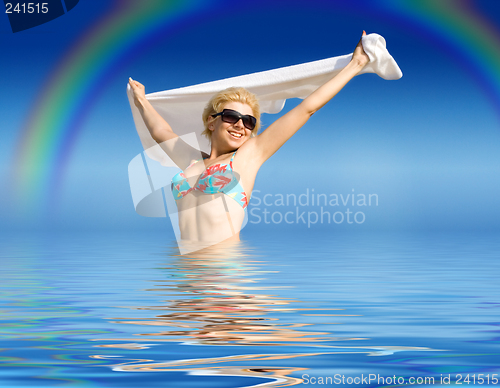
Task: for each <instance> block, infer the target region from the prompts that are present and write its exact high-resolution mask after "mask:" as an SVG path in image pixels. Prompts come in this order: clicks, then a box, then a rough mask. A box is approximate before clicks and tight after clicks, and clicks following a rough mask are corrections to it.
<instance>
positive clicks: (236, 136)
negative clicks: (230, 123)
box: [228, 131, 242, 139]
mask: <svg viewBox="0 0 500 388" xmlns="http://www.w3.org/2000/svg"><path fill="white" fill-rule="evenodd" d="M228 132H229V134H230V135H231V136H233V137H235V138H237V139H239V138H240V137H241V136H242V134H241V133H237V132H231V131H228Z"/></svg>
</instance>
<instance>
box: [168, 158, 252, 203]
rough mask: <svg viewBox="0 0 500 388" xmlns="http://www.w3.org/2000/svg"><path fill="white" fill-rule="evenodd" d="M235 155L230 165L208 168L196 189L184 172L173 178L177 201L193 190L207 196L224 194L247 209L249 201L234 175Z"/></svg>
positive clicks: (215, 165) (216, 165) (173, 192)
mask: <svg viewBox="0 0 500 388" xmlns="http://www.w3.org/2000/svg"><path fill="white" fill-rule="evenodd" d="M234 155H236V151H235V152H234V154H233V156H232V157H231V160H230V161H229V164H219V163H217V164H214V165H213V166H210V167H208V168H206V169H205V171H204V172H203V173H202V174H201V175H200V177H199V179H198V182H197V183H196V185H195V186H194V187H191V185H190V184H189V182H188V181H187V178H186V175H185V174H184V172H183V171H181V172H179V173H178V174H177V175H175V176H174V177H173V178H172V194H173V195H174V198H175V200H176V201H177V200H179V199H181V198H184V197H185V196H186V195H187V194H189V193H190V192H191V191H192V190H198V191H201V192H202V193H205V194H217V193H224V194H226V195H227V196H229V197H231V198H233V199H234V200H235V201H236V202H238V204H239V205H241V207H242V208H243V209H245V208H246V207H247V205H248V199H247V195H246V194H245V191H244V190H243V187H242V186H241V184H240V182H239V181H238V179H237V178H236V176H235V174H234V173H233V159H234ZM200 160H203V159H200ZM200 160H197V161H195V162H193V163H191V164H190V165H189V166H188V168H189V167H191V166H192V165H194V164H195V163H198V162H199V161H200Z"/></svg>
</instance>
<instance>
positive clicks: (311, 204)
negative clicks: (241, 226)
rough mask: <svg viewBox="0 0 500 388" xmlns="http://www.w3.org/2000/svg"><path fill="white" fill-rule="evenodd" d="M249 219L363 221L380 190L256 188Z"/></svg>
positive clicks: (270, 221) (310, 222) (267, 221)
mask: <svg viewBox="0 0 500 388" xmlns="http://www.w3.org/2000/svg"><path fill="white" fill-rule="evenodd" d="M250 203H251V205H252V206H251V209H250V212H249V222H250V223H252V224H260V223H264V224H281V223H286V224H303V225H307V227H308V228H310V227H311V225H315V224H343V223H345V224H363V223H364V222H365V221H366V214H365V212H364V210H365V208H366V207H371V206H378V195H377V194H373V193H372V194H364V193H356V192H355V190H354V189H352V190H351V193H340V194H337V193H329V194H326V193H316V192H315V191H314V189H306V190H305V192H303V193H300V194H294V193H293V194H292V193H288V194H279V193H278V194H271V193H267V194H262V193H261V191H260V190H254V191H253V192H252V199H251V201H250Z"/></svg>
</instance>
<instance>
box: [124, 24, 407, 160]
mask: <svg viewBox="0 0 500 388" xmlns="http://www.w3.org/2000/svg"><path fill="white" fill-rule="evenodd" d="M362 44H363V49H364V50H365V52H366V54H367V55H368V56H369V57H370V63H369V64H368V65H367V66H365V67H364V68H363V70H362V71H361V73H376V74H378V75H379V76H380V77H382V78H384V79H388V80H394V79H399V78H401V77H402V75H403V74H402V72H401V70H400V69H399V67H398V65H397V63H396V61H395V60H394V58H392V56H391V55H390V54H389V52H388V51H387V49H386V44H385V39H384V38H383V37H382V36H380V35H378V34H370V35H366V36H364V37H363V38H362ZM351 57H352V54H348V55H342V56H338V57H333V58H328V59H322V60H319V61H314V62H308V63H303V64H300V65H295V66H288V67H282V68H279V69H274V70H268V71H262V72H258V73H253V74H247V75H242V76H239V77H232V78H226V79H222V80H219V81H213V82H207V83H203V84H199V85H193V86H188V87H184V88H178V89H172V90H166V91H163V92H157V93H150V94H147V95H146V98H147V99H148V100H149V101H150V102H151V104H152V105H153V107H154V108H155V109H156V110H157V111H158V113H159V114H160V115H161V116H162V117H163V118H164V119H165V120H166V121H167V122H168V123H169V124H170V126H171V127H172V128H173V130H174V132H175V133H176V134H178V135H185V134H188V133H193V132H194V133H196V134H197V136H196V137H197V143H198V144H199V147H200V149H201V150H202V151H205V152H208V153H209V152H210V145H209V142H208V140H207V139H206V138H205V137H204V136H201V132H202V131H203V130H204V127H203V122H202V119H201V115H202V112H203V109H204V108H205V105H206V104H207V102H208V101H209V100H210V98H211V97H212V96H213V95H214V94H216V93H218V92H219V91H221V90H223V89H226V88H229V87H232V86H237V87H240V86H242V87H244V88H246V89H248V90H249V91H251V92H252V93H255V94H256V95H257V97H258V99H259V104H260V107H261V111H262V112H263V113H278V112H280V111H281V109H283V106H284V105H285V100H286V99H287V98H293V97H296V98H302V99H303V98H305V97H307V96H308V95H309V94H310V93H312V92H313V91H314V90H316V89H317V88H318V87H320V86H321V85H323V84H324V83H325V82H327V81H328V80H330V79H331V78H333V77H334V76H335V75H336V74H337V73H339V72H340V70H342V69H343V68H344V67H345V66H346V65H347V64H348V63H349V61H350V60H351ZM127 94H128V98H129V102H130V107H131V108H132V114H133V116H134V121H135V126H136V129H137V133H138V134H139V137H140V139H141V142H142V145H143V147H144V149H145V150H146V153H147V155H148V156H149V157H150V158H151V159H153V160H156V161H158V162H160V163H161V164H162V165H164V166H170V165H172V162H171V160H170V158H168V156H167V155H166V154H165V153H164V152H163V151H162V149H161V148H160V147H154V146H156V145H157V143H156V142H155V141H154V140H153V138H152V137H151V135H150V134H149V131H148V129H147V127H146V125H145V124H144V121H143V119H142V117H141V114H140V112H139V109H138V108H137V107H136V106H135V104H134V98H133V93H132V90H131V88H130V85H127ZM192 145H193V146H194V144H192Z"/></svg>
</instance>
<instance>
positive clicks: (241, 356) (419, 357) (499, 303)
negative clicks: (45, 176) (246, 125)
mask: <svg viewBox="0 0 500 388" xmlns="http://www.w3.org/2000/svg"><path fill="white" fill-rule="evenodd" d="M246 238H247V241H243V242H241V243H240V244H233V245H231V246H226V247H225V248H224V249H223V250H209V251H208V252H206V253H204V254H198V255H191V256H190V257H181V256H179V255H177V253H176V250H175V243H174V242H173V241H172V242H170V243H169V242H165V239H164V238H162V236H160V235H156V236H151V235H120V234H110V235H106V234H101V235H96V234H79V235H76V234H75V235H64V236H55V235H50V236H41V235H38V236H26V235H15V236H10V238H9V242H4V243H2V247H1V256H0V257H1V264H2V265H1V268H0V273H1V282H2V283H1V289H0V291H1V296H2V297H1V305H0V312H1V315H0V316H1V327H2V331H1V334H2V337H1V342H0V360H1V361H2V364H3V368H2V369H1V370H0V386H2V387H10V386H16V387H23V386H24V387H33V386H48V387H52V386H59V385H61V386H77V385H78V386H97V387H100V386H106V387H136V386H148V387H166V386H172V387H250V386H255V385H259V386H265V387H284V386H291V385H296V384H306V385H313V382H314V383H316V384H315V385H319V384H321V382H323V383H328V385H335V386H342V385H345V386H349V385H355V384H353V382H352V381H348V380H346V379H347V378H349V377H350V378H355V377H359V378H362V377H365V379H368V377H371V378H372V379H375V378H378V380H371V381H368V380H365V381H367V384H366V383H364V382H365V381H363V380H360V381H359V382H360V383H361V385H363V386H394V385H395V384H394V382H393V381H389V380H380V379H379V378H383V379H386V378H388V377H393V376H394V377H396V378H397V377H403V378H405V379H407V380H408V379H409V378H410V377H422V378H424V377H434V378H435V381H434V384H432V382H431V381H427V383H428V384H427V385H438V384H439V383H440V382H441V380H440V379H441V378H442V377H443V376H444V377H448V376H449V377H450V382H451V383H452V384H453V383H454V382H455V383H458V384H459V383H462V384H463V385H473V384H472V383H473V381H472V378H473V377H472V376H473V375H474V379H475V380H474V382H475V383H476V385H487V382H486V376H488V378H489V383H490V385H493V383H494V380H493V379H494V376H495V374H496V377H497V378H498V379H500V367H499V365H500V356H499V354H500V350H499V346H498V345H499V317H500V315H499V312H500V310H499V308H500V298H499V296H500V289H499V287H498V275H499V273H500V271H499V267H500V257H499V256H500V240H499V239H498V238H497V236H495V235H485V234H477V235H473V234H448V235H430V234H418V235H415V234H414V235H410V234H406V235H405V234H385V235H384V234H379V235H375V234H372V235H357V236H353V235H334V234H332V233H329V234H326V233H325V234H324V235H321V234H318V235H316V236H314V238H313V237H307V236H303V235H301V234H300V233H297V234H292V235H290V234H287V235H285V234H283V235H273V236H268V235H265V236H263V235H258V236H257V235H255V236H248V235H247V236H246ZM479 374H483V378H484V379H485V380H484V383H483V384H480V383H479V382H478V380H477V379H478V376H479ZM342 376H343V377H344V383H343V384H342V383H340V384H337V382H339V380H340V379H342ZM466 376H469V377H468V380H469V384H467V383H466V382H465V381H464V379H465V377H466ZM328 378H330V380H328ZM334 378H336V380H333V379H334ZM334 381H335V382H334ZM444 383H446V380H444ZM323 385H327V384H323ZM496 385H500V384H498V383H497V384H496Z"/></svg>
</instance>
